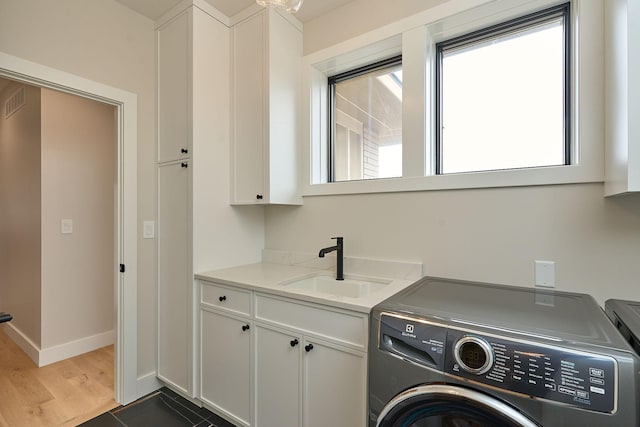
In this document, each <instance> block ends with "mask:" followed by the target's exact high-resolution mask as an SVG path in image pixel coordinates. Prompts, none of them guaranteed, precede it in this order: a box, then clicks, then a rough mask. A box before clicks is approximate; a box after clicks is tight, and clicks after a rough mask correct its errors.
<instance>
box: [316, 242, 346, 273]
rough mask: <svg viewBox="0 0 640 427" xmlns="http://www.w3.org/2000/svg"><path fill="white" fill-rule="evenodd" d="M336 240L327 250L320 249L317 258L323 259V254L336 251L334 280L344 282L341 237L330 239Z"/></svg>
mask: <svg viewBox="0 0 640 427" xmlns="http://www.w3.org/2000/svg"><path fill="white" fill-rule="evenodd" d="M332 239H335V240H336V245H335V246H329V247H328V248H323V249H320V253H319V254H318V256H319V257H320V258H324V256H325V254H328V253H329V252H333V251H337V263H336V280H344V271H343V265H344V262H343V261H344V245H343V243H342V241H343V237H332Z"/></svg>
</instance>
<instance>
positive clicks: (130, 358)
mask: <svg viewBox="0 0 640 427" xmlns="http://www.w3.org/2000/svg"><path fill="white" fill-rule="evenodd" d="M0 77H2V78H6V79H9V80H13V81H17V82H22V83H25V84H28V85H32V86H37V87H41V88H47V89H54V90H57V91H60V92H64V93H68V94H72V95H77V96H80V97H83V98H88V99H92V100H95V101H99V102H102V103H106V104H109V105H111V106H113V107H115V111H116V114H115V116H116V120H115V121H116V131H115V134H116V155H115V159H116V185H115V201H114V203H115V259H116V265H114V266H113V267H114V269H116V268H117V269H118V271H119V272H118V273H116V274H115V280H114V282H115V283H114V293H115V312H116V313H115V329H114V330H115V376H114V388H115V390H114V392H115V396H114V398H115V400H116V401H117V402H118V403H121V404H127V403H130V402H132V401H133V400H135V399H136V398H137V397H139V396H137V392H136V380H137V242H136V236H137V98H136V95H134V94H131V93H129V92H126V91H123V90H121V89H118V88H113V87H110V86H106V85H103V84H101V83H97V82H93V81H90V80H87V79H84V78H81V77H78V76H75V75H72V74H69V73H65V72H62V71H59V70H56V69H53V68H50V67H46V66H43V65H40V64H36V63H33V62H30V61H26V60H23V59H21V58H17V57H14V56H12V55H7V54H4V53H0Z"/></svg>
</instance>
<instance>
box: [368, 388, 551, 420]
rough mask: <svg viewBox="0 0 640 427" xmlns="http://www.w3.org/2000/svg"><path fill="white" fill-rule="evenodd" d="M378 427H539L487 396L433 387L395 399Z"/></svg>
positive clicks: (414, 391) (412, 389)
mask: <svg viewBox="0 0 640 427" xmlns="http://www.w3.org/2000/svg"><path fill="white" fill-rule="evenodd" d="M377 427H539V425H538V424H536V423H534V422H533V421H531V420H530V419H529V418H528V417H526V416H525V415H524V414H522V413H521V412H519V411H517V410H516V409H514V408H512V407H511V406H509V405H507V404H505V403H503V402H501V401H499V400H496V399H494V398H492V397H491V396H488V395H486V394H484V393H480V392H477V391H474V390H470V389H467V388H463V387H457V386H452V385H442V384H431V385H423V386H419V387H415V388H411V389H409V390H406V391H404V392H402V393H400V394H399V395H397V396H396V397H394V398H393V399H392V400H391V401H389V403H387V405H386V406H385V407H384V409H383V410H382V412H381V413H380V416H379V417H378V423H377Z"/></svg>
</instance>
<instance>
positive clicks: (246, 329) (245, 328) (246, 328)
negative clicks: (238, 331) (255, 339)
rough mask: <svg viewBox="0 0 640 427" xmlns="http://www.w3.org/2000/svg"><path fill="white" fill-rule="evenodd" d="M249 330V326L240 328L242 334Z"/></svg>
mask: <svg viewBox="0 0 640 427" xmlns="http://www.w3.org/2000/svg"><path fill="white" fill-rule="evenodd" d="M249 328H250V326H249V325H244V326H243V327H242V331H243V332H247V331H248V330H249Z"/></svg>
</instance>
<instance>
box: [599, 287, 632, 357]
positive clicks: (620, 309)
mask: <svg viewBox="0 0 640 427" xmlns="http://www.w3.org/2000/svg"><path fill="white" fill-rule="evenodd" d="M604 309H605V312H606V313H607V316H609V319H611V321H612V322H613V324H614V325H615V327H616V328H618V330H619V331H620V333H621V334H622V336H623V337H624V338H625V339H626V340H627V342H628V343H629V344H631V347H633V349H634V350H635V351H636V353H638V354H640V302H638V301H624V300H619V299H610V300H607V301H605V303H604Z"/></svg>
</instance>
